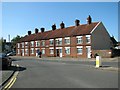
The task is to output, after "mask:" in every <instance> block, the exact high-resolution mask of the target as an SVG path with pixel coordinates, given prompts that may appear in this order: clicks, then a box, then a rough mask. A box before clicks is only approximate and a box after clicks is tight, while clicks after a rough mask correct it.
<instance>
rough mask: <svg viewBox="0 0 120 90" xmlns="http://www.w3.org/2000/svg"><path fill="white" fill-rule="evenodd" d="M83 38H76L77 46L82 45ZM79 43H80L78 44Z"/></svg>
mask: <svg viewBox="0 0 120 90" xmlns="http://www.w3.org/2000/svg"><path fill="white" fill-rule="evenodd" d="M82 37H83V36H77V37H76V38H77V44H82V43H83V39H82ZM79 41H80V42H79Z"/></svg>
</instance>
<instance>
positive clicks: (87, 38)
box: [86, 35, 91, 43]
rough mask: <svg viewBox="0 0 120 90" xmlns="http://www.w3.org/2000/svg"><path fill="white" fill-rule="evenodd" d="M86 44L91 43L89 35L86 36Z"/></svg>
mask: <svg viewBox="0 0 120 90" xmlns="http://www.w3.org/2000/svg"><path fill="white" fill-rule="evenodd" d="M86 43H91V39H90V35H86Z"/></svg>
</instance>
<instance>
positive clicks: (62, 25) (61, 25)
mask: <svg viewBox="0 0 120 90" xmlns="http://www.w3.org/2000/svg"><path fill="white" fill-rule="evenodd" d="M60 28H61V29H63V28H65V24H64V23H63V21H62V23H61V24H60Z"/></svg>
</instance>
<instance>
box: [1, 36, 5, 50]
mask: <svg viewBox="0 0 120 90" xmlns="http://www.w3.org/2000/svg"><path fill="white" fill-rule="evenodd" d="M4 44H5V43H4V40H3V38H0V52H3V51H4V49H5V45H4Z"/></svg>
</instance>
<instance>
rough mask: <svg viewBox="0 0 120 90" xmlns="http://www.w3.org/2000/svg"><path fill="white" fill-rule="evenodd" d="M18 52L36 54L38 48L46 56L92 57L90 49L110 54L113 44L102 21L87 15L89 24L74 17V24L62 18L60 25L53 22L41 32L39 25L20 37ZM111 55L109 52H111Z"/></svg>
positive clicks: (20, 53)
mask: <svg viewBox="0 0 120 90" xmlns="http://www.w3.org/2000/svg"><path fill="white" fill-rule="evenodd" d="M16 47H17V49H16V52H17V55H18V56H37V50H40V51H41V52H42V56H47V57H82V58H91V53H92V54H95V53H96V52H97V51H100V50H101V51H102V52H104V53H109V54H110V52H111V51H110V48H111V47H112V44H111V39H110V35H109V33H108V32H107V30H106V28H105V27H104V25H103V23H102V22H92V18H91V17H90V16H89V17H88V18H87V24H80V21H79V20H75V26H70V27H65V24H64V23H63V22H62V23H61V24H60V28H59V29H57V28H56V25H55V24H54V25H52V30H49V31H45V29H44V28H41V32H39V30H38V29H37V28H36V29H35V33H33V34H31V31H28V35H26V36H24V37H23V38H21V40H20V41H18V43H17V44H16ZM108 56H109V55H108Z"/></svg>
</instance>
